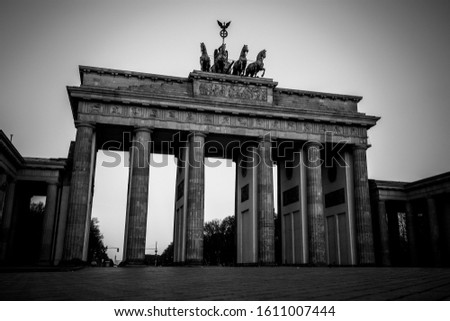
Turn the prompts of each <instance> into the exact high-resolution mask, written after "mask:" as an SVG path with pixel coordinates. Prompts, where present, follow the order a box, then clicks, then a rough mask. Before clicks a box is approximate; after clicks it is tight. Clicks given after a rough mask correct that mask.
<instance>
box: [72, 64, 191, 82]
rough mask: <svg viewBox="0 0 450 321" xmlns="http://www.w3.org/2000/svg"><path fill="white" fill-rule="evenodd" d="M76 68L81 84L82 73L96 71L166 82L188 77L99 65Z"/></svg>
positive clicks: (182, 79) (183, 80) (179, 80)
mask: <svg viewBox="0 0 450 321" xmlns="http://www.w3.org/2000/svg"><path fill="white" fill-rule="evenodd" d="M78 68H79V72H80V79H81V84H83V74H84V73H96V74H99V75H104V74H109V75H112V76H124V77H135V78H138V79H152V80H163V81H166V82H177V83H183V82H188V79H187V78H183V77H174V76H166V75H158V74H150V73H144V72H136V71H129V70H119V69H111V68H100V67H91V66H81V65H80V66H79V67H78Z"/></svg>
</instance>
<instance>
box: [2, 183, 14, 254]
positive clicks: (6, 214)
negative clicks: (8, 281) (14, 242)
mask: <svg viewBox="0 0 450 321" xmlns="http://www.w3.org/2000/svg"><path fill="white" fill-rule="evenodd" d="M15 191H16V182H15V181H14V180H11V181H10V182H9V183H8V187H7V189H6V196H5V204H4V209H3V217H2V225H1V231H0V232H1V233H0V262H1V261H6V260H7V259H8V253H7V252H8V248H9V247H10V246H9V245H10V244H9V242H10V241H11V238H10V234H11V222H12V214H13V208H14V197H15Z"/></svg>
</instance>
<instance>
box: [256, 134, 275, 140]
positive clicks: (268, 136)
mask: <svg viewBox="0 0 450 321" xmlns="http://www.w3.org/2000/svg"><path fill="white" fill-rule="evenodd" d="M258 141H259V142H273V141H274V140H273V139H272V135H270V133H269V134H265V135H262V136H258Z"/></svg>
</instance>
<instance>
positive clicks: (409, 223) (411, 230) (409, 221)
mask: <svg viewBox="0 0 450 321" xmlns="http://www.w3.org/2000/svg"><path fill="white" fill-rule="evenodd" d="M406 233H407V237H408V245H409V258H410V263H411V265H413V266H416V265H417V263H418V257H417V249H416V219H415V213H414V210H413V207H412V204H411V202H406Z"/></svg>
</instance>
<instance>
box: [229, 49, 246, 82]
mask: <svg viewBox="0 0 450 321" xmlns="http://www.w3.org/2000/svg"><path fill="white" fill-rule="evenodd" d="M247 52H248V47H247V45H244V47H242V50H241V55H240V56H239V60H238V61H236V62H235V63H234V66H233V72H232V74H233V75H235V76H243V75H244V71H245V67H247V57H246V56H247Z"/></svg>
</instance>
